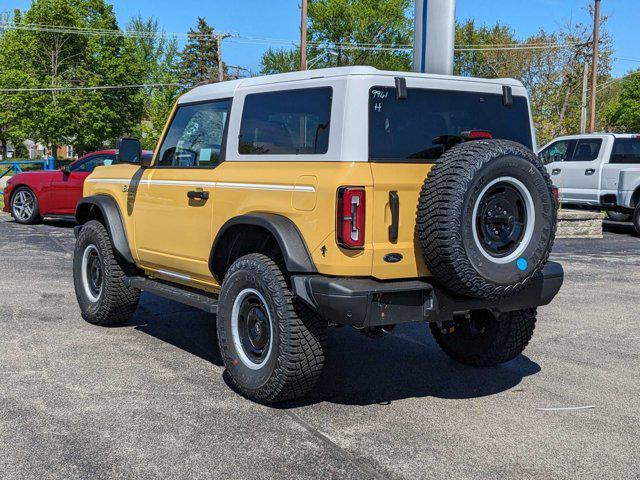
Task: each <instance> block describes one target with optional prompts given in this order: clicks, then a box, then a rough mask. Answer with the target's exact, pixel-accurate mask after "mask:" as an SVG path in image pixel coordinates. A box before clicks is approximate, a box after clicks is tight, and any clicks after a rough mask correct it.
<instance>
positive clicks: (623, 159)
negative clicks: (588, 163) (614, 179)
mask: <svg viewBox="0 0 640 480" xmlns="http://www.w3.org/2000/svg"><path fill="white" fill-rule="evenodd" d="M609 163H640V138H616V141H615V142H614V144H613V151H612V152H611V160H609Z"/></svg>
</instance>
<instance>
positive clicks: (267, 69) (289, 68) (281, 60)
mask: <svg viewBox="0 0 640 480" xmlns="http://www.w3.org/2000/svg"><path fill="white" fill-rule="evenodd" d="M297 70H300V49H299V48H296V49H293V50H284V49H273V48H270V49H269V50H267V51H266V52H265V53H264V55H262V61H261V63H260V71H261V72H262V74H263V75H272V74H274V73H285V72H295V71H297Z"/></svg>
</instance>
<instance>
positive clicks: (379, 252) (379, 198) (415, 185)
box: [370, 163, 432, 279]
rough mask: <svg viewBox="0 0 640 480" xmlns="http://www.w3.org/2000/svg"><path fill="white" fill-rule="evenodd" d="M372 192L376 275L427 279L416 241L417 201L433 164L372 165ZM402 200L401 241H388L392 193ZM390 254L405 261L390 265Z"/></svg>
mask: <svg viewBox="0 0 640 480" xmlns="http://www.w3.org/2000/svg"><path fill="white" fill-rule="evenodd" d="M370 165H371V171H372V175H373V182H374V192H373V197H374V198H373V204H372V209H373V217H374V225H373V273H372V275H373V276H374V277H376V278H380V279H391V278H412V277H424V276H427V275H428V274H429V272H428V270H427V267H426V265H425V263H424V259H423V257H422V249H421V248H420V247H419V246H418V245H417V243H416V239H415V227H416V213H417V208H418V197H419V196H420V190H421V189H422V184H423V183H424V180H425V178H426V177H427V174H428V173H429V171H430V170H431V167H432V165H431V164H424V163H371V164H370ZM392 191H395V192H397V193H398V197H399V199H400V210H399V213H400V215H399V228H398V240H397V241H396V242H391V241H390V240H389V226H390V225H391V208H390V204H389V192H392ZM389 253H399V254H401V255H402V260H401V261H399V262H397V263H389V262H386V261H385V260H384V257H385V255H387V254H389Z"/></svg>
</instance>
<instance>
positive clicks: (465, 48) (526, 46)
mask: <svg viewBox="0 0 640 480" xmlns="http://www.w3.org/2000/svg"><path fill="white" fill-rule="evenodd" d="M0 29H5V30H21V31H31V32H47V33H65V34H77V35H92V36H124V37H131V38H155V37H164V36H166V37H184V38H189V37H195V38H211V39H215V38H217V36H218V33H212V34H202V33H197V32H188V33H184V32H164V31H161V32H141V31H134V30H113V29H110V30H109V29H107V30H105V29H94V28H81V27H65V26H56V25H43V24H35V23H29V24H20V23H11V22H0ZM225 36H226V37H227V41H230V42H233V43H241V44H259V45H282V46H294V45H296V43H295V42H294V41H293V40H286V39H276V38H265V37H247V36H242V35H238V34H230V33H227V34H225ZM308 44H309V45H311V46H315V47H320V48H322V47H325V48H333V49H337V50H360V51H403V50H411V49H412V48H413V45H409V44H384V43H341V42H338V43H330V42H323V41H316V42H314V41H310V42H308ZM583 45H584V43H551V42H550V43H504V44H496V45H487V44H460V45H458V46H457V47H456V48H455V50H456V51H458V52H470V51H513V50H540V49H543V50H544V49H549V50H552V49H560V48H574V47H577V46H583Z"/></svg>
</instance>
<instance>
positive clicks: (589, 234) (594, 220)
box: [556, 209, 604, 238]
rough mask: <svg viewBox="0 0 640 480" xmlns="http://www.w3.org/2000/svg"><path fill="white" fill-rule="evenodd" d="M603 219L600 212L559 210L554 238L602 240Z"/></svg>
mask: <svg viewBox="0 0 640 480" xmlns="http://www.w3.org/2000/svg"><path fill="white" fill-rule="evenodd" d="M603 219H604V217H603V215H602V213H600V212H589V211H582V210H568V209H561V210H560V211H559V212H558V230H557V233H556V238H602V221H603Z"/></svg>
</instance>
